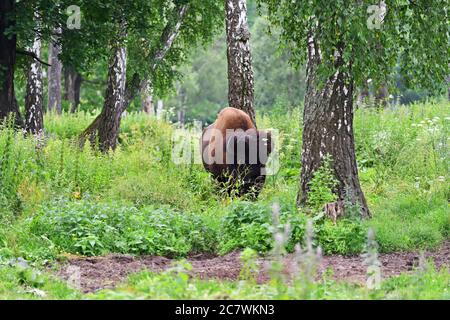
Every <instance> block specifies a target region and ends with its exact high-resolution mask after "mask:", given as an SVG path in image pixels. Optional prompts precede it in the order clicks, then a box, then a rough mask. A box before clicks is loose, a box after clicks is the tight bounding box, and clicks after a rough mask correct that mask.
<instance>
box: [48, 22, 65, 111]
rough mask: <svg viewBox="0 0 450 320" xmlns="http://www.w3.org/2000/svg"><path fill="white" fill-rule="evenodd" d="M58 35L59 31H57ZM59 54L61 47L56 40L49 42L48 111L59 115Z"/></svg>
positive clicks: (60, 67)
mask: <svg viewBox="0 0 450 320" xmlns="http://www.w3.org/2000/svg"><path fill="white" fill-rule="evenodd" d="M57 33H59V30H57ZM60 53H61V47H60V45H59V44H58V42H57V40H54V41H52V42H50V44H49V48H48V56H49V64H50V65H51V66H50V67H48V109H47V110H48V111H49V112H56V113H57V114H61V111H62V109H61V70H62V63H61V61H60V60H59V58H58V55H59V54H60Z"/></svg>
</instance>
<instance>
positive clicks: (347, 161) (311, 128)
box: [297, 37, 370, 217]
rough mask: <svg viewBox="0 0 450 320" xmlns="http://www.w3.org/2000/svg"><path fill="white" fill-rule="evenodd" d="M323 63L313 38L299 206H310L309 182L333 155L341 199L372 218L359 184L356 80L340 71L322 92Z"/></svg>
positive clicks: (308, 74) (308, 66)
mask: <svg viewBox="0 0 450 320" xmlns="http://www.w3.org/2000/svg"><path fill="white" fill-rule="evenodd" d="M339 56H340V55H339ZM320 63H321V57H320V50H319V48H318V45H317V43H316V42H315V41H314V39H313V38H312V37H310V39H309V41H308V65H307V88H306V95H305V107H304V113H303V147H302V169H301V178H300V180H301V181H300V191H299V195H298V199H297V204H298V205H299V206H302V205H305V204H306V202H307V199H308V191H309V182H310V181H311V179H312V177H313V175H314V172H315V170H317V169H318V168H319V167H320V166H321V165H322V162H323V161H322V160H323V159H324V157H325V156H327V155H329V156H331V158H332V165H333V169H334V173H335V176H336V178H337V180H338V181H339V185H338V187H337V189H336V190H334V192H335V193H336V195H337V196H338V199H339V200H344V199H350V200H351V202H352V203H354V204H356V203H358V204H359V205H360V206H361V215H362V216H363V217H369V216H370V212H369V209H368V207H367V202H366V199H365V197H364V194H363V192H362V190H361V186H360V183H359V179H358V168H357V164H356V157H355V143H354V134H353V80H352V79H351V77H349V76H348V74H346V73H345V72H342V71H339V70H338V71H336V73H335V74H334V75H333V76H332V77H330V78H329V79H328V80H327V81H326V83H325V85H324V86H323V87H321V89H318V85H319V81H318V74H317V67H318V66H319V64H320ZM341 65H342V64H341ZM346 193H348V194H347V195H346ZM339 203H342V201H340V202H339Z"/></svg>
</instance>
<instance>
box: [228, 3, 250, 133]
mask: <svg viewBox="0 0 450 320" xmlns="http://www.w3.org/2000/svg"><path fill="white" fill-rule="evenodd" d="M225 11H226V32H227V59H228V104H229V106H230V107H234V108H237V109H241V110H243V111H245V112H246V113H247V114H248V115H249V116H250V118H251V119H252V121H253V123H254V124H256V122H255V110H254V108H253V102H254V88H253V69H252V55H251V52H250V31H249V29H248V23H247V5H246V1H245V0H225Z"/></svg>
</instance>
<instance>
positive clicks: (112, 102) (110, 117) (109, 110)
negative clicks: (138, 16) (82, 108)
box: [83, 23, 127, 153]
mask: <svg viewBox="0 0 450 320" xmlns="http://www.w3.org/2000/svg"><path fill="white" fill-rule="evenodd" d="M120 33H121V34H120V41H119V44H114V48H113V52H114V54H113V56H112V57H111V59H110V61H109V71H108V84H107V89H106V94H105V101H104V104H103V109H102V112H101V113H100V115H99V116H98V117H97V118H96V119H95V120H94V122H93V123H92V124H91V125H90V126H89V127H88V128H87V129H86V130H85V132H84V133H83V138H86V137H89V139H90V141H91V143H92V144H93V145H94V144H95V143H97V142H98V147H99V149H100V151H102V152H104V153H106V152H108V151H109V150H115V149H116V146H117V139H118V136H119V129H120V120H121V116H122V112H123V110H124V109H123V104H124V95H125V82H126V66H127V50H126V47H125V46H124V45H123V44H121V43H122V40H123V39H124V38H125V37H126V25H125V24H124V23H122V24H121V31H120ZM97 139H98V141H97Z"/></svg>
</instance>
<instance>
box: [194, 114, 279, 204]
mask: <svg viewBox="0 0 450 320" xmlns="http://www.w3.org/2000/svg"><path fill="white" fill-rule="evenodd" d="M272 148H273V142H272V136H271V134H270V132H269V131H265V130H257V129H256V127H255V125H254V124H253V122H252V121H251V119H250V117H249V116H248V115H247V114H246V113H245V112H244V111H242V110H239V109H236V108H230V107H228V108H225V109H223V110H222V111H221V112H220V113H219V115H218V117H217V120H216V121H215V122H214V123H213V124H211V125H210V126H209V127H207V128H206V129H204V130H203V134H202V139H201V150H202V161H203V165H204V167H205V169H206V170H207V171H208V172H210V173H211V174H212V176H213V177H214V178H215V179H216V180H217V181H218V182H219V184H220V185H221V186H222V187H224V188H225V189H226V190H227V192H228V193H229V194H231V192H233V191H236V192H237V193H238V194H239V195H245V194H250V195H252V196H254V197H257V196H258V194H259V192H260V191H261V188H262V187H263V185H264V182H265V178H266V175H265V173H266V172H265V166H266V163H267V161H268V157H269V155H270V153H271V152H272Z"/></svg>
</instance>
